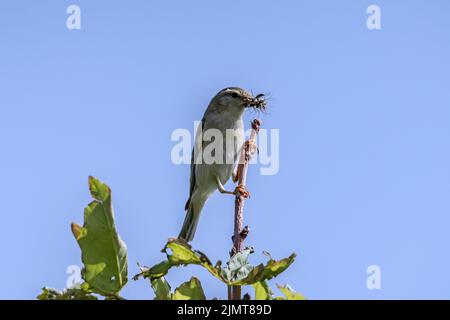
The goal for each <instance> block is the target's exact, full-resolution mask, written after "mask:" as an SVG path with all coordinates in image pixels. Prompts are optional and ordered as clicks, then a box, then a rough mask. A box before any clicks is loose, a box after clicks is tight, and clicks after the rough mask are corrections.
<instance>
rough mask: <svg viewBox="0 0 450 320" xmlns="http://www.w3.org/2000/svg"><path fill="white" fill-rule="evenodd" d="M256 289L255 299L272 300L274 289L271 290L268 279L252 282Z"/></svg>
mask: <svg viewBox="0 0 450 320" xmlns="http://www.w3.org/2000/svg"><path fill="white" fill-rule="evenodd" d="M252 286H253V288H254V289H255V300H270V299H271V298H272V290H270V287H269V284H268V283H267V281H259V282H255V283H254V284H252Z"/></svg>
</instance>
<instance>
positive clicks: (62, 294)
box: [37, 287, 97, 300]
mask: <svg viewBox="0 0 450 320" xmlns="http://www.w3.org/2000/svg"><path fill="white" fill-rule="evenodd" d="M37 298H38V299H39V300H97V297H95V296H93V295H92V294H91V293H89V292H86V291H84V290H83V289H75V288H74V289H66V290H64V291H59V290H56V289H53V288H47V287H45V288H42V292H41V294H39V295H38V296H37Z"/></svg>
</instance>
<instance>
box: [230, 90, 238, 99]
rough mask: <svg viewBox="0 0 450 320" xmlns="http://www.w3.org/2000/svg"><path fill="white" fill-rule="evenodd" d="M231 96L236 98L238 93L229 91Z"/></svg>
mask: <svg viewBox="0 0 450 320" xmlns="http://www.w3.org/2000/svg"><path fill="white" fill-rule="evenodd" d="M231 97H232V98H233V99H236V98H237V97H239V94H237V92H233V93H231Z"/></svg>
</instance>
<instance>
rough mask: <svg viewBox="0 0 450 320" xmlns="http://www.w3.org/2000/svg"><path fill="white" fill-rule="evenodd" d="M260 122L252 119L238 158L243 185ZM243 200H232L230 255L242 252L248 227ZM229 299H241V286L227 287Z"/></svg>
mask: <svg viewBox="0 0 450 320" xmlns="http://www.w3.org/2000/svg"><path fill="white" fill-rule="evenodd" d="M260 126H261V122H260V121H259V120H258V119H254V120H253V121H252V131H251V133H250V138H249V139H248V140H247V141H246V142H245V144H244V148H243V150H242V153H241V158H240V159H239V164H238V168H237V176H238V185H242V186H243V187H245V185H246V183H247V171H248V165H249V162H250V160H251V158H252V155H253V154H254V152H255V148H256V137H257V135H258V132H259V128H260ZM244 202H245V198H244V197H243V196H242V195H237V196H236V199H235V202H234V234H233V238H232V239H233V248H232V249H231V252H230V256H234V255H235V254H236V253H238V252H242V250H243V249H244V247H243V245H244V240H245V238H246V237H247V235H248V233H249V231H250V229H249V228H248V226H245V227H243V225H244ZM228 299H229V300H241V287H240V286H233V287H231V288H228Z"/></svg>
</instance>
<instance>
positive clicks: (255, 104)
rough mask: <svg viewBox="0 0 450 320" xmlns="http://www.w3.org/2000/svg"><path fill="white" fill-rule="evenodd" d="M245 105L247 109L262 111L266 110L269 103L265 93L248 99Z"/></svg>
mask: <svg viewBox="0 0 450 320" xmlns="http://www.w3.org/2000/svg"><path fill="white" fill-rule="evenodd" d="M245 103H246V107H247V108H253V109H258V110H261V111H265V110H266V105H267V102H266V97H265V96H264V94H263V93H260V94H258V95H256V96H255V97H254V98H251V99H246V101H245Z"/></svg>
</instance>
